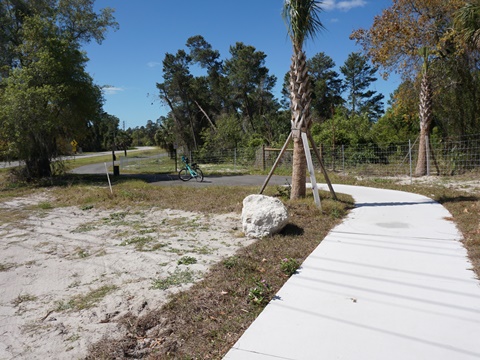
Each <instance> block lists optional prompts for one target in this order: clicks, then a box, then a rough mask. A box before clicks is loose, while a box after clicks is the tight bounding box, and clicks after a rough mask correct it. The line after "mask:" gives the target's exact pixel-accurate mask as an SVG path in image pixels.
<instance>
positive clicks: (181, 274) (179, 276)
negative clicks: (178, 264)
mask: <svg viewBox="0 0 480 360" xmlns="http://www.w3.org/2000/svg"><path fill="white" fill-rule="evenodd" d="M194 281H195V272H194V271H192V270H190V269H185V270H181V269H180V268H176V269H175V271H174V272H173V273H171V274H169V275H168V276H167V277H166V278H164V279H156V280H154V281H153V283H152V289H157V290H167V289H169V288H171V287H175V286H182V285H186V284H191V283H193V282H194Z"/></svg>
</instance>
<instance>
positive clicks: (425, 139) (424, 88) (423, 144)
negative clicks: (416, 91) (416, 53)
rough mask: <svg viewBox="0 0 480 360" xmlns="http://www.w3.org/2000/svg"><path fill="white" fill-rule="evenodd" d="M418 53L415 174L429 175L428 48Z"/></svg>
mask: <svg viewBox="0 0 480 360" xmlns="http://www.w3.org/2000/svg"><path fill="white" fill-rule="evenodd" d="M420 55H421V56H422V57H423V69H422V82H421V84H420V105H419V115H420V140H419V146H418V159H417V167H416V169H415V176H424V175H430V174H429V171H428V170H429V169H428V166H427V164H428V159H429V151H428V148H429V144H430V143H429V135H430V129H431V127H432V120H433V100H432V99H433V92H432V85H431V79H430V74H429V69H428V68H429V55H430V54H429V50H428V49H427V48H422V49H420Z"/></svg>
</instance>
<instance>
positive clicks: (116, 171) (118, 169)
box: [113, 165, 120, 176]
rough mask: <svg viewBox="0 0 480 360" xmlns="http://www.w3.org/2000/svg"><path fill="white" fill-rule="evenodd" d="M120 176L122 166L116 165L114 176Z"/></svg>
mask: <svg viewBox="0 0 480 360" xmlns="http://www.w3.org/2000/svg"><path fill="white" fill-rule="evenodd" d="M119 175H120V166H119V165H114V166H113V176H119Z"/></svg>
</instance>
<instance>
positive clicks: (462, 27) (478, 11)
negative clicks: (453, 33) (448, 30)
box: [455, 0, 480, 50]
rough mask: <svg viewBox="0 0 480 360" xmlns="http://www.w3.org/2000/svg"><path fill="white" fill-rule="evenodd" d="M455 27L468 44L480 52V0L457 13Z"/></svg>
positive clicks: (475, 0)
mask: <svg viewBox="0 0 480 360" xmlns="http://www.w3.org/2000/svg"><path fill="white" fill-rule="evenodd" d="M455 26H456V28H457V30H458V31H460V32H461V34H462V35H463V37H464V39H465V41H466V42H467V43H468V44H470V45H472V46H474V47H476V48H477V49H479V50H480V0H472V1H470V2H468V3H466V4H465V5H464V6H463V7H462V8H460V9H459V10H458V11H457V13H456V14H455Z"/></svg>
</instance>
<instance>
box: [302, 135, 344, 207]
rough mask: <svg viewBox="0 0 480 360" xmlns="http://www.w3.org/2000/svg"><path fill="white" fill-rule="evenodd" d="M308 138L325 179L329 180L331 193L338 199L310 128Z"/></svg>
mask: <svg viewBox="0 0 480 360" xmlns="http://www.w3.org/2000/svg"><path fill="white" fill-rule="evenodd" d="M307 134H308V138H309V139H310V143H311V144H312V147H313V151H314V152H315V155H316V156H317V158H318V162H319V164H320V169H321V170H322V174H323V176H324V178H325V181H326V182H327V185H328V188H329V190H330V194H331V195H332V197H333V199H334V200H335V201H337V200H338V199H337V194H335V190H333V186H332V182H331V181H330V178H329V177H328V173H327V170H326V169H325V166H324V165H323V161H322V156H321V155H320V152H319V151H318V149H317V145H316V144H315V140H313V136H312V134H311V133H310V130H307Z"/></svg>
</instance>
